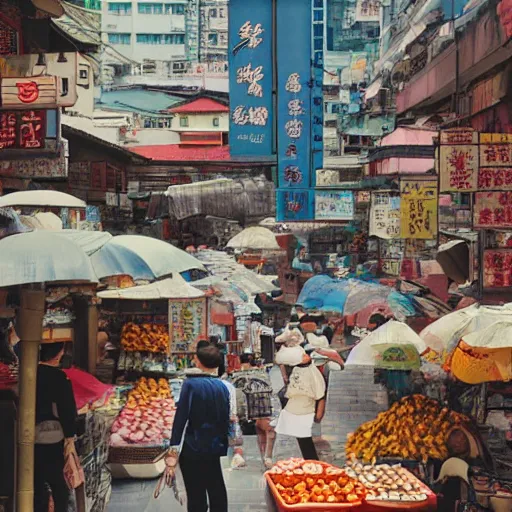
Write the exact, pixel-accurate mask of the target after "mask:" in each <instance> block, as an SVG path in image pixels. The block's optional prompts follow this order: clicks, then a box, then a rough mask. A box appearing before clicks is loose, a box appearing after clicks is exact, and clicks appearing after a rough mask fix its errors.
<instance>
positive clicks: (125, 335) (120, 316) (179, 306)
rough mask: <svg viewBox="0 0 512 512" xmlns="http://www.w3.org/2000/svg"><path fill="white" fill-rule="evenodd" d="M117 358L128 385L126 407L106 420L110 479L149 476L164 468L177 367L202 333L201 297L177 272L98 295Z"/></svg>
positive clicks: (119, 377)
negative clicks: (110, 422) (115, 329)
mask: <svg viewBox="0 0 512 512" xmlns="http://www.w3.org/2000/svg"><path fill="white" fill-rule="evenodd" d="M98 297H99V298H100V300H101V310H102V315H103V317H104V318H106V319H110V322H111V323H112V325H113V321H114V320H115V324H116V325H117V327H118V332H117V333H113V332H112V331H111V335H113V336H112V341H118V344H119V349H120V356H119V360H118V364H117V369H116V374H115V376H114V378H115V381H116V382H117V383H118V384H123V383H124V384H127V393H126V394H125V397H124V400H125V405H124V407H123V408H122V410H121V412H120V414H119V415H118V417H117V418H116V419H115V421H114V423H113V425H112V435H111V437H110V454H109V463H110V468H111V470H112V474H113V476H114V477H119V478H127V477H129V478H151V477H156V476H158V475H159V474H161V472H162V471H163V469H164V464H163V461H162V460H161V457H160V456H161V455H162V453H163V452H164V451H165V450H166V449H167V447H168V443H169V440H170V437H171V431H172V422H173V419H174V410H175V403H176V402H177V400H178V396H179V391H180V388H181V386H180V381H179V379H173V377H176V376H177V375H178V372H180V371H181V370H184V369H187V368H190V367H191V366H192V357H193V354H194V352H195V343H196V342H197V341H198V340H199V339H201V338H203V339H204V338H205V337H206V336H207V320H208V318H207V316H208V315H207V300H206V297H205V294H204V293H203V292H201V291H199V290H197V289H196V288H194V287H192V286H191V285H189V284H188V283H186V282H185V280H184V279H183V278H182V277H181V276H179V275H175V276H173V277H171V278H167V279H163V280H161V281H156V282H154V283H151V284H148V285H143V286H134V287H130V288H124V289H117V290H106V291H102V292H100V293H99V294H98Z"/></svg>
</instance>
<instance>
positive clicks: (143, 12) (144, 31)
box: [102, 0, 187, 74]
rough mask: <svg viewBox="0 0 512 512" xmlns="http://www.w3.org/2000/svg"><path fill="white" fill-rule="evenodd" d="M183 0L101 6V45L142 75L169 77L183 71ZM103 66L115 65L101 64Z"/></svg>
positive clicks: (112, 0)
mask: <svg viewBox="0 0 512 512" xmlns="http://www.w3.org/2000/svg"><path fill="white" fill-rule="evenodd" d="M186 7H187V0H161V1H147V0H145V1H142V0H131V1H128V0H107V1H104V2H102V33H103V38H104V42H105V43H108V44H109V45H111V46H112V47H114V48H115V49H116V50H117V51H118V52H119V53H120V54H122V55H124V56H125V57H127V58H129V59H131V60H132V61H134V64H135V63H141V64H143V68H142V73H143V74H145V73H150V74H151V73H158V74H172V73H176V72H180V71H183V70H184V69H185V67H186V66H185V63H186V61H187V57H186V44H185V42H186V37H185V28H186V25H185V12H186ZM105 64H116V63H115V62H108V61H107V62H105Z"/></svg>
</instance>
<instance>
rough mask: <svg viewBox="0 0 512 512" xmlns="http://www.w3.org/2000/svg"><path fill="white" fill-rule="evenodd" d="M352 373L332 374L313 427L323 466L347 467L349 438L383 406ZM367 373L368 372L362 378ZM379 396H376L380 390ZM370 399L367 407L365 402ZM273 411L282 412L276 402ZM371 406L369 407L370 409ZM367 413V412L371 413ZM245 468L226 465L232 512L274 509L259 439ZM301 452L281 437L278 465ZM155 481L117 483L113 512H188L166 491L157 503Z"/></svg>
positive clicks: (277, 382)
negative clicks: (354, 381) (321, 416)
mask: <svg viewBox="0 0 512 512" xmlns="http://www.w3.org/2000/svg"><path fill="white" fill-rule="evenodd" d="M348 373H349V372H347V373H345V372H334V373H332V374H331V377H330V380H331V381H330V386H329V393H328V399H327V407H326V415H325V418H324V420H323V422H322V424H321V426H318V425H316V426H315V431H314V434H315V444H316V446H317V450H318V453H319V455H320V458H321V459H322V460H325V461H327V462H336V463H343V458H344V445H345V440H346V436H347V434H348V433H349V432H352V431H353V430H354V429H355V428H356V427H357V426H358V425H359V424H361V423H363V422H365V421H367V420H369V419H372V418H374V417H375V415H376V412H374V411H376V410H378V409H381V408H383V407H385V406H384V404H381V403H379V402H380V401H381V397H380V395H379V394H378V392H377V398H376V399H375V398H373V397H372V396H371V394H372V393H375V390H372V389H371V387H372V385H371V383H370V382H367V379H366V378H365V377H366V375H364V376H363V375H362V374H361V375H360V376H359V378H360V381H361V382H360V385H359V386H354V385H353V384H352V383H351V380H352V379H353V378H354V375H349V374H348ZM362 373H364V372H362ZM271 377H272V384H273V387H274V389H275V391H276V392H277V391H278V390H279V389H280V388H281V387H282V385H283V384H282V379H281V376H280V373H279V371H272V373H271ZM377 391H378V390H377ZM368 397H370V400H369V401H368V404H367V403H366V401H367V398H368ZM274 402H275V403H274V406H275V407H276V408H279V403H278V401H277V398H276V399H275V401H274ZM367 405H368V407H367ZM367 408H368V410H365V409H367ZM244 450H245V457H246V461H247V467H246V468H244V469H240V470H231V468H230V467H229V462H230V460H229V459H228V458H226V460H224V468H225V469H224V477H225V480H226V486H227V489H228V497H229V512H246V511H250V512H264V511H268V510H270V511H273V510H275V508H274V507H273V504H272V502H271V500H270V499H269V498H268V496H267V491H266V486H265V483H264V478H263V476H262V475H263V467H262V464H261V461H260V456H259V451H258V447H257V444H256V437H255V436H250V437H245V438H244ZM299 455H300V451H299V448H298V445H297V442H296V440H295V439H293V438H288V437H285V436H278V438H277V440H276V445H275V449H274V459H275V460H279V459H284V458H288V457H297V456H299ZM155 485H156V482H155V481H133V480H132V481H116V482H115V483H114V486H113V490H112V498H111V500H110V505H109V508H108V511H109V512H164V511H165V512H178V511H181V510H185V509H184V508H182V507H181V506H180V505H179V504H178V503H177V502H176V501H175V499H174V496H173V494H172V492H170V491H166V492H165V493H164V494H163V495H162V496H161V497H160V498H159V500H158V501H156V500H154V499H153V490H154V488H155Z"/></svg>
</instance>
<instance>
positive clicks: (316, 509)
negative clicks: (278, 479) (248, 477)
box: [265, 460, 366, 512]
mask: <svg viewBox="0 0 512 512" xmlns="http://www.w3.org/2000/svg"><path fill="white" fill-rule="evenodd" d="M306 462H314V463H315V464H321V465H322V466H324V467H331V464H326V463H325V462H319V461H317V460H312V461H309V460H308V461H306ZM265 478H266V480H267V484H268V486H269V488H270V492H271V493H272V496H273V498H274V501H275V503H276V506H277V510H278V511H279V512H294V511H298V512H322V511H323V512H336V511H337V510H355V511H357V512H363V511H365V510H366V509H365V508H362V506H363V504H362V502H360V501H355V502H353V503H297V504H296V505H288V504H287V503H286V502H285V501H284V500H283V498H282V497H281V495H280V494H279V491H278V490H277V488H276V486H275V484H274V482H273V481H272V478H270V474H269V472H268V471H267V472H266V473H265Z"/></svg>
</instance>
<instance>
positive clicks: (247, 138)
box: [229, 0, 273, 156]
mask: <svg viewBox="0 0 512 512" xmlns="http://www.w3.org/2000/svg"><path fill="white" fill-rule="evenodd" d="M229 96H230V98H229V100H230V110H231V120H230V128H229V139H230V142H229V144H230V151H231V154H232V155H236V156H270V155H272V153H273V140H272V139H273V121H272V118H273V114H272V1H271V0H261V1H258V2H256V3H249V2H245V1H243V0H231V1H230V2H229Z"/></svg>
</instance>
